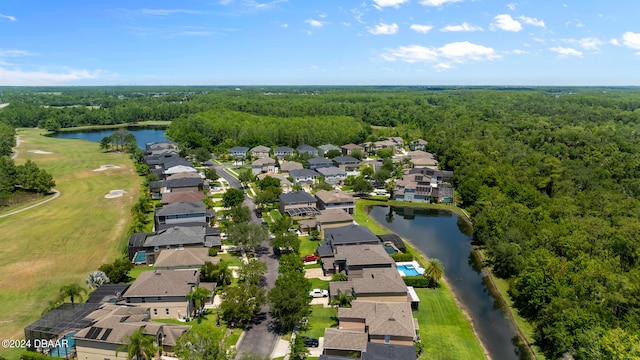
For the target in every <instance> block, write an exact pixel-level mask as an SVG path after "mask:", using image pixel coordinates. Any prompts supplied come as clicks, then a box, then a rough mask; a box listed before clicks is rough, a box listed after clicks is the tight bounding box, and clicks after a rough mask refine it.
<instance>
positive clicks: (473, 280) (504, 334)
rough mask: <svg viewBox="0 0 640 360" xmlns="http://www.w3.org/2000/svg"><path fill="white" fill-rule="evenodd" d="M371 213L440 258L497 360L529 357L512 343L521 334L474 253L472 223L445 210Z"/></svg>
mask: <svg viewBox="0 0 640 360" xmlns="http://www.w3.org/2000/svg"><path fill="white" fill-rule="evenodd" d="M369 214H370V215H371V217H373V218H374V219H375V220H376V221H378V222H379V223H380V224H382V225H384V226H386V227H387V228H388V229H389V230H391V231H392V232H394V233H396V234H397V235H399V236H400V237H402V238H403V239H405V240H408V241H409V242H411V243H412V244H413V245H414V246H415V247H417V248H418V249H419V250H421V251H422V252H423V253H425V254H426V255H427V256H429V257H431V258H438V259H440V261H442V264H443V265H444V268H445V277H446V278H447V280H448V282H449V284H450V285H451V287H452V290H453V292H454V293H455V294H456V296H457V297H458V299H460V302H461V303H462V304H463V305H464V307H465V308H466V309H467V311H468V312H469V315H470V316H471V318H473V320H474V323H475V325H476V329H477V332H478V335H479V337H480V338H481V340H482V343H483V344H484V345H485V347H486V348H487V351H488V352H489V354H490V355H491V358H492V359H494V360H501V359H514V360H519V359H526V358H527V355H526V352H525V351H521V350H520V349H519V348H518V347H517V346H516V345H514V342H516V340H517V334H516V331H515V329H514V328H513V326H512V325H511V322H510V321H509V320H507V318H506V315H505V314H504V313H503V310H502V309H501V308H500V306H499V305H498V302H497V301H496V300H495V298H494V297H493V295H492V294H491V292H490V291H489V289H488V287H487V286H486V285H485V281H486V280H485V279H484V276H483V274H482V273H481V272H480V267H479V266H478V264H477V263H476V261H475V258H474V256H473V255H472V248H471V231H472V230H471V226H470V225H469V224H467V223H466V222H465V221H464V220H463V219H460V218H458V216H457V215H456V214H455V213H452V212H450V211H444V210H431V209H413V208H400V207H387V206H374V207H372V208H371V210H370V212H369Z"/></svg>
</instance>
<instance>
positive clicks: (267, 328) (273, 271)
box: [214, 165, 280, 359]
mask: <svg viewBox="0 0 640 360" xmlns="http://www.w3.org/2000/svg"><path fill="white" fill-rule="evenodd" d="M214 169H216V172H217V173H218V175H220V176H221V177H223V178H224V179H225V180H227V181H228V182H229V186H231V187H233V188H236V189H242V184H241V183H240V181H238V179H236V178H234V177H233V176H232V175H231V174H229V173H228V172H227V171H226V170H225V168H224V166H222V165H214ZM242 205H244V206H246V207H248V208H249V209H250V210H251V222H252V223H255V224H260V223H262V220H261V219H258V217H257V216H256V213H255V209H256V205H255V203H254V202H253V199H251V198H250V197H248V196H246V195H245V199H244V202H243V203H242ZM261 246H262V248H261V250H260V251H258V253H257V254H256V255H257V256H258V259H260V261H263V262H265V263H266V264H267V272H266V273H265V275H264V276H265V280H266V284H265V286H264V288H265V291H267V292H268V291H269V290H270V289H271V288H273V286H274V285H275V283H276V279H277V278H278V259H277V258H276V256H275V255H274V254H273V252H272V250H271V247H270V246H269V242H268V241H266V242H264V243H262V244H261ZM274 324H275V321H274V319H273V318H272V317H271V311H270V308H269V305H264V306H263V307H262V309H261V311H260V313H258V314H256V316H255V317H254V318H253V319H252V320H251V321H250V322H249V325H248V326H247V327H246V328H245V331H244V334H243V336H242V337H241V339H240V341H239V342H238V344H237V346H236V349H237V351H238V357H237V359H238V358H240V357H241V356H242V354H243V353H254V354H256V355H259V356H260V357H261V358H269V357H270V355H271V353H272V352H273V349H274V348H275V346H276V344H277V342H278V339H279V337H280V336H279V335H278V334H277V333H276V332H275V331H274Z"/></svg>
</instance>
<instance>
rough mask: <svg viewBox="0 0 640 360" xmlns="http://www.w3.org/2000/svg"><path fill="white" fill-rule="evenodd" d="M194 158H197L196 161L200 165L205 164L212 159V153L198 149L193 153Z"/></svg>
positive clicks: (201, 148)
mask: <svg viewBox="0 0 640 360" xmlns="http://www.w3.org/2000/svg"><path fill="white" fill-rule="evenodd" d="M193 156H194V157H195V159H196V161H198V162H200V163H203V162H205V161H207V160H209V159H211V153H210V152H209V150H207V149H206V148H203V147H199V148H197V149H196V150H195V151H194V152H193Z"/></svg>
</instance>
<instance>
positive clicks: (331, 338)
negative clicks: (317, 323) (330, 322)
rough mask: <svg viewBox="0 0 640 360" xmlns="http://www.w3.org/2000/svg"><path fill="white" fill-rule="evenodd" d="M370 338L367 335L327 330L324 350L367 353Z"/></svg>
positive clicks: (356, 332) (325, 331)
mask: <svg viewBox="0 0 640 360" xmlns="http://www.w3.org/2000/svg"><path fill="white" fill-rule="evenodd" d="M368 340H369V337H368V336H367V333H364V332H358V331H349V330H340V329H334V328H327V329H325V330H324V348H325V349H330V350H355V351H365V350H366V349H367V342H368Z"/></svg>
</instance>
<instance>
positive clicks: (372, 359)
mask: <svg viewBox="0 0 640 360" xmlns="http://www.w3.org/2000/svg"><path fill="white" fill-rule="evenodd" d="M361 359H362V360H416V348H415V347H413V346H410V345H395V344H382V343H372V342H370V343H367V350H366V352H364V353H363V354H362V358H361Z"/></svg>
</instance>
